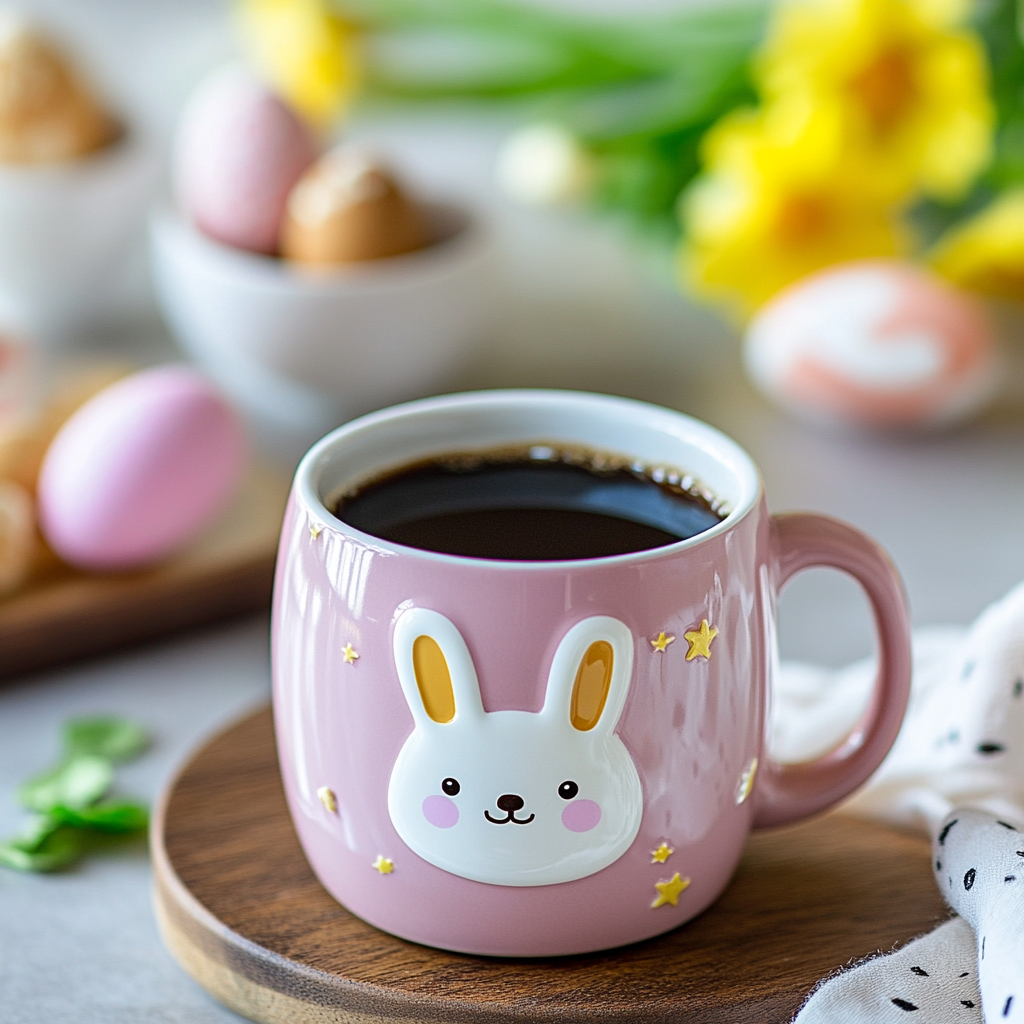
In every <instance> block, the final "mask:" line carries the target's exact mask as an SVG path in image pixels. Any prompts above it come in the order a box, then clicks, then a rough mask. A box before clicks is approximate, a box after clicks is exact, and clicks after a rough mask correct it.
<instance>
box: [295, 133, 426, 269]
mask: <svg viewBox="0 0 1024 1024" xmlns="http://www.w3.org/2000/svg"><path fill="white" fill-rule="evenodd" d="M429 241H430V238H429V234H428V231H427V223H426V218H425V217H424V215H423V213H422V212H421V210H420V209H419V207H418V206H417V205H416V203H415V202H413V200H412V199H410V198H409V197H408V196H407V195H406V194H405V191H404V190H403V188H402V187H401V185H400V184H399V183H398V181H397V180H396V178H395V176H394V175H393V174H392V173H391V172H390V171H389V170H388V168H386V167H385V166H383V165H382V164H380V163H378V162H377V161H376V160H374V159H373V158H372V157H371V156H369V155H368V154H366V153H363V152H360V151H359V150H353V149H340V150H336V151H335V152H333V153H328V155H327V156H325V157H323V158H322V159H321V160H319V161H318V162H317V163H315V164H314V165H313V166H312V167H311V168H310V169H309V170H308V171H306V173H305V174H304V175H303V176H302V177H301V178H300V179H299V182H298V184H297V185H296V186H295V188H294V189H292V191H291V194H290V196H289V197H288V204H287V206H286V209H285V216H284V222H283V225H282V228H281V255H282V256H283V257H284V258H285V259H287V260H292V261H293V262H296V263H308V264H328V265H329V264H336V263H359V262H362V261H364V260H375V259H382V258H384V257H387V256H400V255H401V254H403V253H407V252H412V251H413V250H415V249H422V248H423V247H424V246H425V245H427V244H428V242H429Z"/></svg>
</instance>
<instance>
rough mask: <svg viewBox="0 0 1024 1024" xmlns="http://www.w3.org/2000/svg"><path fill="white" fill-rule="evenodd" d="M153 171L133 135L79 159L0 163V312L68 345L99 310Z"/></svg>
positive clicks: (134, 229)
mask: <svg viewBox="0 0 1024 1024" xmlns="http://www.w3.org/2000/svg"><path fill="white" fill-rule="evenodd" d="M157 174H158V161H157V160H156V158H155V155H154V152H153V148H152V146H151V145H150V144H149V142H148V141H147V140H146V139H144V138H140V137H139V136H137V135H135V134H131V135H127V136H126V137H125V138H123V139H122V140H121V141H119V142H115V143H113V144H112V145H110V146H107V147H106V148H104V149H102V150H99V151H98V152H96V153H92V154H90V155H88V156H84V157H81V158H79V159H76V160H69V161H64V162H61V163H54V164H42V165H40V164H32V165H19V166H12V165H7V166H2V165H0V318H2V320H3V322H4V323H5V324H7V325H10V326H13V327H15V328H16V329H18V330H20V331H22V332H24V333H26V334H27V335H29V336H32V337H37V338H40V339H41V340H43V341H44V342H49V343H56V344H59V343H61V342H65V341H67V340H68V339H69V337H72V336H74V335H75V334H76V333H77V332H78V330H79V329H80V328H81V326H82V325H83V324H84V323H86V322H87V321H89V320H91V319H94V318H96V317H97V316H99V315H101V314H102V313H103V312H105V309H106V307H107V306H108V305H109V304H110V302H111V298H112V295H113V293H114V291H115V286H116V283H117V282H118V280H119V275H120V274H121V272H122V271H123V270H124V269H125V266H126V264H127V261H128V257H129V255H130V252H131V248H132V245H133V243H134V244H139V243H140V242H141V240H142V237H143V235H142V231H143V227H144V225H145V217H146V210H147V208H148V207H149V205H150V203H151V201H152V194H153V191H154V188H155V183H156V180H157Z"/></svg>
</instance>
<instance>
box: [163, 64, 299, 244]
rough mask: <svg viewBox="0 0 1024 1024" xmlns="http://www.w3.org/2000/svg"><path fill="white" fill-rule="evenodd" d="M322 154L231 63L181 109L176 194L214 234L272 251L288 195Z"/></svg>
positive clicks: (290, 115)
mask: <svg viewBox="0 0 1024 1024" xmlns="http://www.w3.org/2000/svg"><path fill="white" fill-rule="evenodd" d="M316 158H317V147H316V144H315V142H314V141H313V137H312V135H311V134H310V132H309V130H308V129H307V128H306V127H305V125H304V124H303V123H302V122H301V121H300V120H299V118H298V116H297V115H296V114H295V113H294V112H293V111H292V110H291V109H290V108H289V107H288V106H286V105H285V104H284V102H283V101H282V100H281V99H280V98H279V97H278V96H277V95H275V94H274V93H273V92H271V91H270V90H269V89H268V88H267V87H266V86H265V85H263V84H262V83H261V82H260V81H259V80H258V79H257V78H255V77H254V76H253V75H251V74H250V73H249V72H247V71H245V70H244V69H242V68H227V69H225V70H222V71H220V72H218V73H216V74H215V75H213V76H212V77H211V78H209V79H207V81H206V82H204V83H203V84H202V85H200V86H199V88H198V89H197V90H196V91H195V93H193V95H192V97H191V99H190V100H189V101H188V103H187V104H186V106H185V110H184V112H183V113H182V116H181V122H180V125H179V128H178V136H177V140H176V143H175V153H174V176H175V191H176V192H177V196H178V201H179V202H180V203H181V205H182V207H183V208H184V210H185V211H186V212H187V213H188V215H189V216H190V217H191V218H192V220H193V221H194V222H195V224H196V226H197V227H198V228H199V229H200V230H201V231H203V232H204V233H205V234H207V235H209V236H210V237H211V238H214V239H216V240H217V241H220V242H223V243H225V244H226V245H231V246H235V247H237V248H239V249H248V250H251V251H252V252H260V253H268V254H272V253H274V252H275V251H276V249H277V240H278V234H279V233H280V229H281V222H282V219H283V217H284V209H285V203H286V202H287V199H288V193H289V192H290V191H291V189H292V186H293V185H294V184H295V183H296V182H297V181H298V180H299V178H300V177H301V176H302V173H303V172H304V171H305V170H306V169H307V168H308V167H309V166H310V164H312V163H313V162H314V161H315V160H316Z"/></svg>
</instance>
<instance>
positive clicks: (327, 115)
mask: <svg viewBox="0 0 1024 1024" xmlns="http://www.w3.org/2000/svg"><path fill="white" fill-rule="evenodd" d="M19 10H20V12H21V14H22V15H24V16H25V17H26V18H27V19H28V22H29V23H30V24H31V25H32V26H33V31H37V32H38V33H39V34H40V35H41V36H43V37H46V38H47V39H50V40H52V41H53V42H54V43H55V44H57V45H58V46H59V47H60V49H61V52H62V53H63V54H64V55H65V56H66V57H67V59H68V61H69V62H70V63H72V64H74V65H75V66H76V67H77V68H78V69H79V71H80V72H81V77H82V81H84V82H88V83H89V88H90V89H92V90H93V91H94V94H95V96H96V97H99V98H100V99H99V101H98V102H100V103H101V104H106V105H108V106H109V109H110V110H111V111H112V112H115V113H116V114H117V116H118V117H119V118H120V120H121V122H122V123H123V125H125V126H127V137H128V139H129V141H137V142H139V143H140V144H141V146H142V148H143V150H144V154H143V156H142V157H140V159H139V162H138V166H137V170H136V171H133V172H131V173H132V174H135V175H136V177H134V178H132V179H131V182H132V186H131V188H128V187H127V186H125V187H123V188H122V187H120V186H111V194H114V195H117V196H121V197H126V196H128V195H129V194H132V195H137V196H139V197H141V198H140V199H138V200H135V199H133V200H132V202H134V203H135V205H134V207H132V204H131V203H129V202H128V200H127V199H123V201H118V200H117V199H114V200H113V201H112V204H111V206H110V209H109V216H107V217H106V218H105V220H106V221H109V222H110V223H113V222H114V221H115V220H117V219H118V217H122V216H123V217H124V218H125V219H127V217H128V210H129V207H132V209H133V210H134V212H133V213H132V217H133V218H134V220H133V222H132V223H131V225H130V230H128V226H126V227H125V238H126V239H129V236H130V244H129V241H125V244H124V251H123V253H121V257H120V258H119V259H118V260H113V259H112V260H111V262H110V267H109V271H105V272H104V274H103V279H102V281H101V282H99V283H97V284H96V285H95V286H90V289H89V297H88V298H89V303H88V305H89V308H88V310H85V305H86V303H85V302H84V300H83V299H82V297H81V296H77V297H75V296H72V298H70V299H68V303H69V305H68V310H70V312H66V313H65V314H64V315H62V316H60V317H58V316H56V315H55V314H54V310H57V309H58V307H60V306H61V301H63V300H62V299H60V301H58V299H59V298H60V297H59V296H57V290H59V287H60V285H59V283H58V284H53V283H52V282H50V281H49V280H42V277H45V275H42V277H41V278H40V280H41V281H42V283H40V281H37V280H33V281H31V282H29V284H25V283H24V282H23V281H21V282H20V283H19V281H16V280H14V278H15V277H17V275H15V274H13V271H12V273H11V275H9V278H10V280H9V282H8V284H7V285H5V283H4V270H3V263H4V259H5V257H4V252H3V245H2V244H0V298H3V301H2V302H0V311H6V312H4V316H5V317H6V320H5V322H6V323H7V324H8V325H9V326H10V329H11V333H12V335H15V334H16V335H18V336H19V337H22V338H27V339H30V341H29V347H30V348H31V349H32V351H33V353H34V356H33V358H36V359H37V360H38V362H39V364H40V365H41V366H43V367H45V368H47V369H46V373H50V372H53V368H54V367H58V368H59V367H62V366H67V365H70V364H73V363H75V361H76V360H82V359H86V360H88V359H94V358H95V359H111V358H114V359H120V360H122V361H124V362H126V363H127V364H130V365H132V366H145V365H150V364H155V363H160V362H166V361H168V360H176V359H181V358H186V359H188V360H190V361H191V362H193V363H194V364H196V365H197V366H198V367H200V368H201V369H202V371H203V372H204V373H205V374H207V375H208V376H209V377H210V378H211V379H212V380H213V381H214V382H215V383H216V385H217V387H218V388H219V389H220V390H221V391H222V393H223V394H224V395H225V396H226V397H227V399H228V401H229V402H230V403H231V404H232V405H233V406H234V407H235V408H236V409H237V410H239V412H240V414H241V415H242V416H243V418H244V420H245V423H246V427H247V430H248V431H249V433H250V436H251V437H252V438H253V439H254V444H255V450H256V452H257V459H258V460H259V461H260V462H263V463H267V464H270V465H273V466H276V467H278V468H279V469H280V471H281V472H282V473H287V472H289V471H290V468H291V467H292V466H293V465H294V464H295V461H296V460H297V459H298V457H299V456H300V455H301V454H302V452H303V451H304V450H305V448H306V447H307V446H308V445H309V443H311V442H312V441H313V440H314V439H315V438H316V437H318V436H320V435H321V434H322V433H324V432H325V431H326V430H328V429H330V428H331V427H333V426H335V425H337V424H338V423H340V422H343V421H344V420H345V419H348V418H350V417H351V416H353V415H358V414H360V413H362V412H365V411H367V410H369V409H372V408H377V407H381V406H383V405H386V404H390V403H391V402H394V401H399V400H403V399H405V398H409V397H416V396H418V395H423V394H430V393H439V392H446V391H456V390H464V389H472V388H483V387H505V386H516V387H519V386H538V387H564V388H576V389H586V390H593V391H603V392H611V393H617V394H623V395H628V396H633V397H637V398H642V399H645V400H648V401H652V402H657V403H660V404H664V405H668V406H671V407H673V408H677V409H682V410H684V411H686V412H689V413H692V414H693V415H695V416H698V417H700V418H702V419H705V420H707V421H709V422H711V423H713V424H715V425H717V426H719V427H721V428H722V429H723V430H725V431H726V432H728V433H730V434H731V435H733V436H734V437H736V438H737V439H738V440H739V441H740V442H741V443H743V444H744V445H746V446H747V447H748V449H749V450H750V451H751V453H752V454H753V456H754V457H755V459H756V460H757V461H758V462H759V464H760V465H761V467H762V469H763V471H764V474H765V478H766V482H767V489H768V493H769V498H770V501H771V504H772V505H773V507H775V508H778V509H782V508H794V507H809V508H814V509H818V510H822V511H826V512H828V511H831V512H835V513H836V514H840V515H842V516H843V517H844V518H847V519H850V520H852V521H853V522H854V523H855V524H856V525H858V526H860V527H862V528H863V529H865V530H866V531H867V532H869V533H871V534H872V535H874V536H876V537H878V538H879V539H880V540H881V541H882V543H883V544H885V545H886V547H887V548H888V549H889V550H890V551H892V552H893V554H894V556H895V559H896V561H897V562H898V564H899V565H900V566H901V568H902V570H903V571H904V573H905V575H906V578H907V581H908V587H909V590H910V593H911V597H912V602H913V606H914V612H915V618H916V620H917V621H919V622H930V621H936V620H950V619H954V620H958V621H967V620H968V619H969V618H971V617H972V616H973V615H974V614H976V613H977V611H978V610H980V608H981V607H983V606H984V605H985V604H986V603H987V602H988V601H989V600H991V599H993V598H994V597H995V596H997V595H998V594H1000V593H1002V592H1003V591H1004V590H1005V589H1006V588H1007V587H1008V586H1010V585H1011V584H1012V583H1014V582H1015V581H1017V580H1018V579H1019V578H1020V577H1021V576H1022V575H1024V534H1022V531H1021V529H1020V526H1019V516H1018V514H1017V509H1018V508H1020V507H1021V504H1022V501H1021V499H1022V498H1024V474H1022V473H1021V472H1020V466H1019V455H1018V453H1019V451H1020V441H1021V440H1022V439H1024V431H1022V426H1024V420H1022V419H1021V402H1020V396H1021V394H1022V393H1024V392H1022V390H1021V386H1022V381H1024V376H1022V374H1021V372H1020V369H1019V364H1020V358H1021V357H1020V352H1019V347H1020V338H1019V335H1020V330H1021V324H1022V322H1024V321H1022V318H1021V315H1020V302H1021V299H1022V298H1024V201H1022V198H1021V197H1022V195H1024V193H1022V191H1021V189H1022V188H1024V98H1022V90H1024V50H1022V44H1021V37H1020V11H1019V9H1018V5H1017V4H1016V3H1015V2H1013V0H976V2H973V3H971V2H968V0H964V2H962V3H950V2H945V0H943V2H940V0H899V2H891V3H890V2H887V0H791V2H780V3H777V4H770V3H745V2H744V3H715V4H710V3H698V2H686V3H682V2H669V0H650V2H645V3H643V4H638V3H629V4H622V3H614V2H612V0H602V2H601V3H597V2H596V0H572V2H570V0H557V2H556V0H545V2H543V3H542V2H539V0H529V2H528V0H520V2H515V0H508V2H503V3H499V2H495V0H481V2H470V0H379V2H370V0H366V2H365V3H364V2H360V0H350V2H349V0H337V2H335V3H331V2H328V0H323V2H321V0H239V2H237V3H234V4H230V3H227V2H214V0H203V2H200V0H176V2H175V3H173V4H172V3H163V2H158V0H142V2H140V0H132V2H130V3H129V2H127V0H120V2H119V0H87V2H74V3H73V2H70V0H33V2H29V3H24V4H22V5H21V6H20V8H19ZM12 31H13V30H12ZM12 38H13V37H12ZM0 58H2V54H0ZM225 68H227V69H228V70H227V71H225V70H224V69H225ZM274 104H278V106H274ZM271 108H273V109H271ZM289 133H291V134H289ZM300 136H301V137H300ZM268 154H269V155H268ZM281 154H285V156H281ZM325 154H326V155H325ZM332 154H333V155H332ZM279 157H280V159H278V158H279ZM289 161H291V162H290V163H289ZM346 161H347V162H346ZM11 173H12V174H15V173H16V174H17V175H21V178H24V177H25V176H26V175H27V174H30V172H27V171H25V169H24V168H23V167H22V168H18V169H16V172H15V171H12V172H11ZM6 174H7V171H6V170H5V169H0V229H3V228H4V221H3V218H4V216H5V214H4V211H3V205H4V190H5V187H7V185H6V178H5V175H6ZM275 175H277V177H275ZM374 176H376V177H374ZM371 179H372V181H371ZM378 179H380V180H378ZM20 180H21V179H19V181H20ZM125 181H128V179H127V178H126V179H125ZM367 181H371V185H372V188H371V187H370V186H368V185H366V182H367ZM353 182H356V183H357V184H353ZM359 182H362V184H358V183H359ZM373 182H376V184H373ZM23 184H24V183H23V182H22V183H21V184H16V185H11V186H10V187H11V188H12V189H17V188H22V187H23ZM364 186H365V188H369V189H370V191H369V192H366V193H365V194H366V195H370V192H372V190H373V188H378V189H382V190H383V191H382V192H381V193H380V194H381V195H384V194H385V193H387V196H388V197H390V198H387V199H386V201H384V200H381V203H383V205H380V204H378V205H379V206H380V208H379V209H377V207H374V206H373V202H368V203H366V204H363V206H360V202H361V200H359V201H357V199H358V196H357V193H358V192H359V189H360V188H364ZM26 187H31V186H26ZM48 187H49V186H48ZM61 187H62V188H63V187H64V186H61ZM76 187H77V186H76ZM133 188H134V189H136V191H135V192H132V189H133ZM275 190H276V191H275ZM332 190H333V191H332ZM346 190H348V191H347V192H346ZM300 192H301V193H302V195H301V196H300ZM289 196H290V198H289ZM303 196H304V197H305V198H303ZM354 196H355V197H356V199H354V198H353V197H354ZM339 197H341V198H339ZM346 197H347V198H346ZM396 197H397V198H396ZM286 200H287V202H286ZM19 202H20V201H19ZM48 202H49V201H48ZM102 202H111V201H110V200H109V199H104V200H103V201H102ZM374 202H376V200H374ZM275 203H276V206H275V205H274V204H275ZM318 203H319V207H318V206H317V204H318ZM267 204H269V206H268V205H267ZM325 204H326V205H325ZM332 204H333V205H332ZM346 204H347V205H346ZM388 204H391V205H388ZM396 204H397V205H396ZM50 205H51V208H52V204H50ZM88 205H90V206H91V208H93V209H99V208H100V204H99V203H93V202H91V201H90V203H89V204H88ZM271 206H273V207H274V210H273V211H272V213H273V216H272V217H271V220H272V221H273V223H272V225H271V228H270V235H269V236H267V237H269V238H270V239H271V241H270V242H269V243H268V242H266V241H265V240H261V239H262V237H263V236H261V235H260V231H264V233H265V229H266V225H265V224H264V225H263V226H262V227H261V226H260V224H256V223H255V221H253V219H252V216H250V215H253V216H255V214H259V215H260V216H262V215H264V214H266V215H267V216H270V213H268V212H267V211H268V210H269V209H270V207H271ZM264 207H266V209H264ZM300 207H301V209H300ZM350 207H351V208H352V209H356V213H354V214H351V216H350V215H349V213H345V210H348V209H349V208H350ZM364 207H365V209H364ZM25 208H26V206H25V204H24V203H21V205H20V206H19V209H25ZM343 208H344V209H343ZM357 208H358V209H357ZM317 209H319V213H317V212H316V210H317ZM303 210H304V211H306V212H305V213H302V211H303ZM310 210H312V211H313V213H312V214H310V213H309V211H310ZM339 210H341V211H342V212H341V213H339ZM254 211H255V214H254ZM325 211H327V212H325ZM396 211H397V212H396ZM403 211H404V212H403ZM410 211H412V212H411V213H410ZM300 214H301V215H300ZM307 214H308V216H307ZM342 214H344V216H343V215H342ZM453 216H454V220H452V217H453ZM247 217H249V221H247V220H246V218H247ZM303 217H305V220H303ZM311 217H312V220H310V218H311ZM346 217H347V218H348V219H347V220H346ZM410 217H412V218H413V219H414V220H415V218H416V217H419V221H417V223H418V224H419V227H418V228H416V230H421V231H422V232H425V234H423V237H421V238H419V240H418V241H417V240H416V238H413V241H411V242H406V243H393V242H392V241H386V239H389V238H391V234H394V232H396V231H397V232H398V233H399V235H400V234H401V230H405V229H406V228H408V227H409V224H411V223H412V221H410V220H409V218H410ZM446 217H447V218H448V219H447V220H446V219H445V218H446ZM274 218H276V219H274ZM317 218H319V220H317ZM332 218H333V220H332ZM339 218H340V219H339ZM389 218H390V219H389ZM403 218H404V219H403ZM460 218H461V219H460ZM258 219H259V217H258V216H257V217H256V220H258ZM264 220H266V217H264ZM250 221H252V222H251V223H250ZM314 222H315V223H314ZM328 222H329V223H328ZM62 223H67V221H66V220H65V221H63V222H62ZM311 224H312V225H313V226H312V227H311V226H310V225H311ZM396 224H397V225H399V227H396V226H395V225H396ZM403 225H404V226H403ZM424 225H426V226H425V227H424ZM321 229H322V230H321ZM97 230H99V229H97ZM410 230H412V229H411V228H410ZM54 232H56V235H57V236H58V238H59V240H58V242H56V243H55V244H57V245H58V246H60V245H65V244H66V238H67V232H65V233H64V235H63V237H60V236H61V231H60V229H59V228H54V227H53V226H52V225H51V226H49V227H46V228H42V229H38V230H37V229H36V228H34V227H33V226H32V225H31V224H27V223H23V222H21V221H19V223H18V225H17V226H16V227H15V228H12V229H10V230H8V231H7V232H6V234H7V235H8V237H16V238H18V239H21V240H22V244H21V248H20V249H19V250H18V251H19V259H18V260H14V259H13V257H12V261H13V262H19V263H20V264H24V263H25V262H26V261H25V260H24V258H22V257H23V253H24V252H25V251H27V250H26V247H27V249H31V248H32V247H31V245H28V243H24V241H23V240H24V239H25V238H28V237H30V236H31V238H34V239H37V240H38V239H45V238H46V237H48V233H49V234H51V235H52V234H54ZM246 232H249V234H246ZM253 232H255V233H253ZM289 232H290V234H289ZM389 232H391V234H389ZM4 233H5V232H4V231H3V230H0V235H3V234H4ZM414 234H415V232H414ZM395 237H398V236H397V235H396V236H395ZM410 237H412V236H410ZM417 237H418V236H417ZM389 245H390V246H391V248H390V249H389V248H388V246H389ZM332 246H333V248H332ZM339 246H340V248H339ZM346 246H347V248H346ZM381 246H383V248H381ZM395 246H397V248H396V247H395ZM403 246H404V247H403ZM37 248H38V251H39V261H40V265H41V266H50V265H52V262H53V261H52V259H50V258H49V257H48V256H47V251H46V248H47V247H46V245H44V244H43V243H42V242H40V244H39V246H38V247H37ZM332 253H333V255H332ZM83 260H84V261H85V262H95V261H92V259H91V256H90V255H89V254H88V253H87V254H86V255H85V256H84V257H83ZM40 273H41V274H42V272H40ZM79 276H81V275H79ZM11 282H13V283H11ZM29 285H31V287H29ZM51 287H52V289H54V290H53V291H52V292H50V291H48V290H47V289H51ZM19 288H20V292H19ZM33 289H34V290H33ZM76 303H78V305H77V306H76V305H75V304H76ZM86 314H87V315H86ZM792 595H797V596H796V597H793V596H792ZM801 595H802V596H801ZM787 607H795V608H799V612H798V613H794V616H790V614H789V613H788V612H784V619H785V620H786V621H789V620H790V619H791V618H793V617H795V615H796V614H798V615H799V618H800V625H799V628H796V629H791V628H789V627H788V626H787V627H786V628H785V629H784V643H783V651H784V653H785V654H789V655H797V656H800V657H805V658H809V659H812V660H817V661H822V662H827V663H832V664H840V663H843V662H845V661H847V660H849V659H850V658H851V657H854V656H856V655H859V654H863V653H866V652H867V651H868V650H869V649H870V646H871V630H870V624H869V622H868V619H867V617H866V612H865V611H864V609H863V607H862V602H861V599H860V597H859V596H858V594H857V591H856V589H855V588H854V587H853V586H852V584H848V583H847V582H846V581H845V580H843V579H841V578H836V577H835V576H834V575H829V574H824V573H821V574H819V573H810V574H807V575H806V577H804V578H801V579H800V580H799V581H797V582H796V583H795V584H794V586H793V588H792V591H791V593H790V595H789V596H788V597H787V603H785V604H784V609H785V608H787Z"/></svg>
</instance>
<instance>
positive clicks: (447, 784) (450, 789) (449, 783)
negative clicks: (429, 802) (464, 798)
mask: <svg viewBox="0 0 1024 1024" xmlns="http://www.w3.org/2000/svg"><path fill="white" fill-rule="evenodd" d="M441 788H442V789H443V790H444V792H445V796H458V795H459V790H460V789H462V787H461V786H460V785H459V780H458V779H445V780H444V782H442V783H441Z"/></svg>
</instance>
